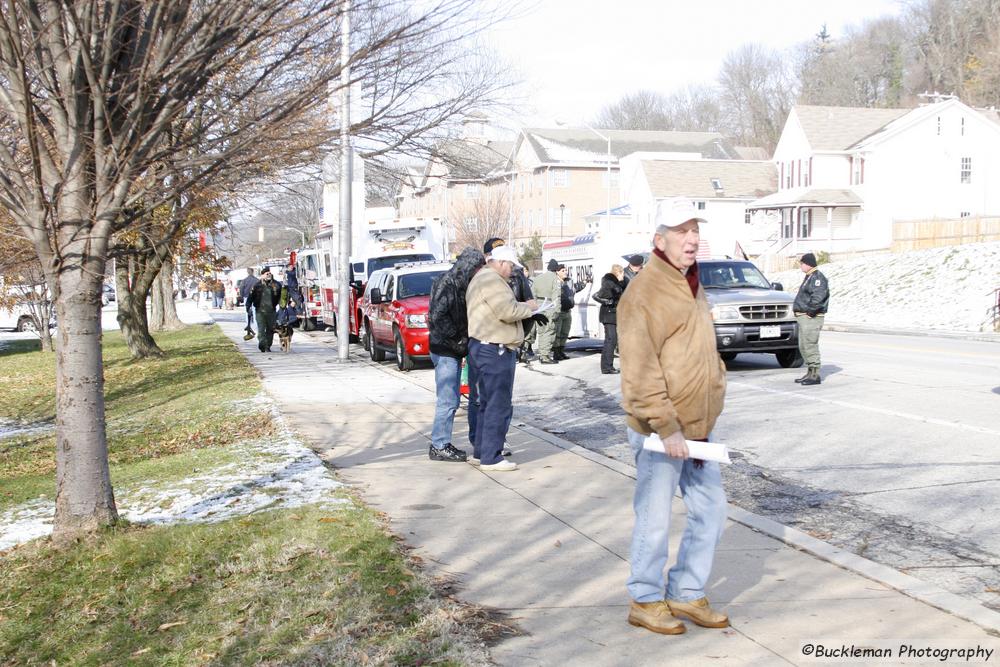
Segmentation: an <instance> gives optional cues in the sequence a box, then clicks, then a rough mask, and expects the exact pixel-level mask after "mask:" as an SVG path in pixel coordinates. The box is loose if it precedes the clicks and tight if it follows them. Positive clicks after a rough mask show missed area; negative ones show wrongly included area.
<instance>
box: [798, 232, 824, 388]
mask: <svg viewBox="0 0 1000 667" xmlns="http://www.w3.org/2000/svg"><path fill="white" fill-rule="evenodd" d="M799 268H801V269H802V273H804V274H806V277H805V278H803V279H802V285H800V286H799V293H798V294H797V295H796V296H795V303H794V304H793V305H792V310H793V311H795V320H796V321H797V322H798V323H799V352H800V353H801V354H802V358H803V359H805V362H806V374H805V375H803V376H802V377H800V378H796V379H795V381H796V382H798V383H800V384H803V385H813V384H819V383H820V382H821V380H820V376H819V367H820V360H819V332H820V331H822V329H823V319H824V317H825V315H826V309H827V306H829V305H830V284H829V283H828V282H827V280H826V276H824V275H823V274H822V273H820V271H819V269H817V268H816V255H814V254H812V253H811V252H807V253H806V254H804V255H802V259H801V260H799Z"/></svg>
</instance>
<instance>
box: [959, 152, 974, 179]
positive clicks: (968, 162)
mask: <svg viewBox="0 0 1000 667" xmlns="http://www.w3.org/2000/svg"><path fill="white" fill-rule="evenodd" d="M959 180H960V182H962V183H971V182H972V158H971V157H964V158H962V168H961V170H960V173H959Z"/></svg>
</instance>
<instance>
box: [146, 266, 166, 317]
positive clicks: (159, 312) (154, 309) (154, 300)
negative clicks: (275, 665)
mask: <svg viewBox="0 0 1000 667" xmlns="http://www.w3.org/2000/svg"><path fill="white" fill-rule="evenodd" d="M163 329H164V326H163V292H162V291H161V290H160V276H159V274H157V276H156V278H155V279H154V280H153V287H152V289H150V290H149V330H150V331H163Z"/></svg>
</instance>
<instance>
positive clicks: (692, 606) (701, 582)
mask: <svg viewBox="0 0 1000 667" xmlns="http://www.w3.org/2000/svg"><path fill="white" fill-rule="evenodd" d="M655 219H656V231H655V233H654V235H653V249H652V254H651V256H650V258H649V260H648V262H645V263H644V261H643V260H644V258H643V257H642V256H638V255H637V256H635V257H630V258H629V260H628V261H629V267H628V268H625V267H622V266H621V265H614V266H612V267H611V271H609V272H608V273H607V274H606V275H604V276H603V277H602V279H601V289H600V290H599V291H598V293H597V295H596V296H597V297H598V301H599V302H600V303H601V314H600V320H601V323H602V324H603V325H604V327H605V347H604V350H603V351H602V355H601V370H602V372H614V373H618V372H620V374H621V391H622V399H623V400H622V407H623V408H624V411H625V422H626V433H627V438H628V443H629V445H630V447H631V449H632V454H633V456H634V459H635V466H636V485H635V495H634V499H633V509H634V512H635V524H634V527H633V532H632V542H631V547H630V553H629V563H630V575H629V578H628V580H627V582H626V587H627V589H628V592H629V595H630V598H631V600H630V604H629V612H628V622H629V623H630V624H632V625H634V626H638V627H642V628H645V629H647V630H651V631H653V632H656V633H660V634H680V633H683V632H685V631H686V625H685V620H687V621H690V622H693V623H695V624H697V625H700V626H702V627H707V628H724V627H728V625H729V618H728V616H727V615H726V614H725V613H723V612H721V611H719V610H717V609H715V608H713V607H712V605H711V604H710V602H709V600H708V598H707V596H706V593H705V589H706V585H707V582H708V579H709V576H710V575H711V571H712V563H713V561H714V557H715V550H716V546H717V544H718V541H719V538H720V537H721V535H722V530H723V527H724V524H725V520H726V512H727V501H726V494H725V491H724V489H723V487H722V477H721V473H720V470H719V464H718V463H717V462H714V461H703V460H699V459H693V458H691V457H690V452H689V449H688V442H689V441H703V442H708V441H709V439H710V437H711V434H712V430H713V428H714V427H715V423H716V420H717V419H718V417H719V415H720V414H721V413H722V409H723V404H724V399H725V393H726V367H725V364H724V362H723V361H722V359H721V357H720V356H719V353H718V351H717V348H716V338H715V328H714V323H713V320H712V315H711V309H710V307H709V304H708V301H707V299H706V297H705V292H704V290H703V289H702V287H701V284H700V282H699V276H698V271H699V269H698V262H697V253H698V247H699V241H700V225H702V224H706V222H707V221H706V220H705V219H704V218H703V217H701V216H700V215H699V212H698V211H697V209H696V208H695V206H694V204H693V202H691V201H690V200H686V199H672V200H665V201H661V202H659V203H658V204H657V207H656V214H655ZM801 266H802V270H803V272H804V273H805V274H806V275H805V278H804V281H803V284H802V287H801V288H800V291H799V297H798V298H797V299H796V301H795V306H794V310H795V314H796V317H797V318H798V321H799V327H800V337H799V339H800V347H801V351H802V355H803V357H804V358H805V360H806V364H807V368H808V369H807V373H806V375H805V376H803V378H800V379H799V380H797V381H799V382H801V383H802V384H818V383H819V381H820V378H819V364H820V360H819V349H818V340H819V332H820V330H821V329H822V326H823V317H824V314H825V313H826V309H827V306H828V303H829V289H828V285H827V282H826V278H825V277H824V276H823V275H822V274H821V273H820V272H818V271H817V270H816V260H815V257H814V256H812V255H811V254H806V255H804V256H803V257H802V260H801ZM519 268H520V264H519V262H518V260H517V256H516V254H515V253H514V251H513V250H512V249H511V248H510V247H508V246H507V245H506V244H505V243H504V242H503V240H502V239H490V241H489V242H487V244H486V247H485V248H484V253H480V252H479V251H478V250H477V249H475V248H466V249H465V250H463V251H462V253H461V254H460V255H459V256H458V259H457V260H456V261H455V263H454V265H453V266H452V268H451V269H450V270H449V271H448V272H447V273H446V274H444V275H443V276H441V277H440V278H439V279H438V280H437V281H436V282H435V284H434V286H433V288H432V292H431V299H430V313H429V317H428V326H429V329H430V348H431V359H432V361H433V363H434V369H435V381H436V387H437V405H436V411H435V419H434V427H433V433H432V442H431V446H430V450H429V458H430V459H432V460H437V461H453V462H459V461H466V460H467V458H468V455H467V454H466V453H465V452H464V451H462V450H460V449H458V448H457V447H455V446H454V445H453V444H452V442H451V439H452V438H451V436H452V429H453V426H454V418H455V413H456V410H457V409H458V406H459V389H460V384H461V379H460V378H461V368H462V359H463V358H466V359H467V364H468V369H469V378H468V384H469V390H470V395H469V440H470V441H471V443H472V447H473V454H472V463H473V464H474V465H478V466H479V467H480V468H481V469H483V470H494V471H508V470H516V469H517V464H516V463H514V462H512V461H509V460H507V459H505V458H504V456H503V454H504V441H505V438H506V435H507V431H508V429H509V426H510V421H511V417H512V415H513V408H512V404H511V398H512V394H513V385H514V374H515V369H516V352H517V350H518V348H519V346H520V345H521V344H522V342H523V340H524V337H525V333H526V331H527V328H528V327H527V326H525V325H526V324H528V323H534V324H536V325H538V326H539V327H541V328H542V329H540V330H539V332H538V340H539V351H540V353H541V356H542V361H543V363H550V362H548V361H546V358H548V357H549V355H552V354H555V353H557V352H558V351H559V349H560V348H559V345H558V341H559V337H558V336H559V331H560V327H561V326H563V325H561V324H559V323H558V318H559V317H560V315H559V313H561V312H562V308H561V303H560V301H561V299H562V296H563V285H564V284H565V275H562V276H561V275H560V272H561V271H563V270H564V267H560V265H559V264H558V263H550V265H549V266H548V267H547V268H548V273H547V274H545V275H543V276H542V277H540V278H539V279H537V280H536V281H535V283H534V286H533V287H534V292H535V297H534V298H533V297H532V295H531V293H530V291H529V292H528V294H527V298H524V295H523V292H522V294H521V298H519V295H518V294H517V292H518V286H517V282H518V279H517V278H516V271H517V270H518V269H519ZM550 274H551V277H549V275H550ZM522 275H523V274H522ZM575 289H577V287H576V286H571V287H570V290H575ZM539 299H540V300H541V303H542V304H543V307H544V304H546V303H551V304H553V308H552V309H551V310H552V311H555V312H554V313H553V316H552V317H551V318H550V317H548V316H547V315H546V314H545V312H543V310H542V308H540V304H539ZM570 299H571V300H572V293H571V294H570ZM556 304H558V305H556ZM552 322H556V324H555V325H554V333H550V332H551V331H552V330H551V329H550V328H549V327H552ZM619 330H620V331H619ZM543 331H546V333H545V335H544V337H543V334H542V332H543ZM616 345H617V346H618V348H619V350H620V359H621V369H620V371H618V370H615V369H614V367H613V365H612V361H613V359H614V350H615V347H616ZM678 489H679V490H680V492H681V495H682V497H683V500H684V503H685V505H686V507H687V527H686V530H685V531H684V535H683V538H682V540H681V543H680V548H679V550H678V553H677V557H676V560H675V563H674V565H673V566H672V567H671V568H670V569H669V571H668V572H666V573H665V569H666V567H667V563H668V558H669V548H668V543H669V535H670V523H671V514H672V504H673V497H674V494H675V493H676V492H677V490H678Z"/></svg>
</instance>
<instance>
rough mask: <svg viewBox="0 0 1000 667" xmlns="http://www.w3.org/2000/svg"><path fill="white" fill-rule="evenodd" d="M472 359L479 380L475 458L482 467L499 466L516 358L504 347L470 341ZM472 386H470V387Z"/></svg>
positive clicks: (511, 411) (511, 413)
mask: <svg viewBox="0 0 1000 667" xmlns="http://www.w3.org/2000/svg"><path fill="white" fill-rule="evenodd" d="M469 359H470V360H471V361H472V364H473V367H474V368H475V373H476V378H477V379H478V380H479V411H478V415H477V417H478V419H477V422H478V423H477V424H476V439H475V442H474V443H473V446H472V450H473V453H472V456H473V457H474V458H477V459H479V461H480V463H482V464H483V465H491V464H493V463H499V462H500V461H502V460H503V456H502V454H501V452H502V451H503V443H504V440H505V439H506V437H507V428H508V427H509V426H510V420H511V417H512V416H513V414H514V408H513V406H512V405H511V399H512V397H513V394H514V369H515V368H516V367H517V356H516V355H515V354H514V352H513V351H512V350H508V349H507V348H505V347H503V346H501V345H490V344H486V343H480V342H479V341H478V340H476V339H475V338H473V339H471V340H470V341H469ZM470 386H471V385H470Z"/></svg>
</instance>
